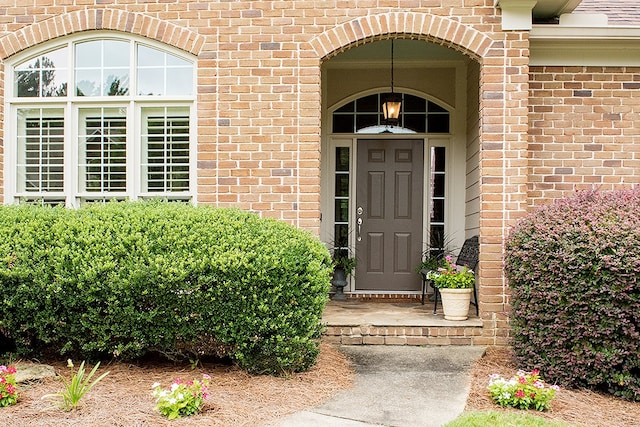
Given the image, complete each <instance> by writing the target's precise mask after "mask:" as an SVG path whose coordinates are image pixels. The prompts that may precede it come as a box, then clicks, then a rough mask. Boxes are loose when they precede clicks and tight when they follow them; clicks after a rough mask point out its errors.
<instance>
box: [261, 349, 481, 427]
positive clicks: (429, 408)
mask: <svg viewBox="0 0 640 427" xmlns="http://www.w3.org/2000/svg"><path fill="white" fill-rule="evenodd" d="M340 348H341V350H342V351H344V352H345V353H346V354H347V355H348V356H349V357H350V358H351V359H352V360H353V362H354V364H355V369H356V381H355V385H354V387H353V388H351V389H349V390H345V391H343V392H341V393H339V394H338V395H336V396H334V397H333V398H332V399H331V400H330V401H328V402H327V403H325V404H323V405H321V406H318V407H316V408H312V409H309V410H307V411H303V412H298V413H296V414H293V415H292V416H289V417H288V418H285V419H283V420H280V421H279V422H278V423H276V424H273V426H276V427H303V426H304V427H365V426H393V427H440V426H442V425H443V424H445V423H447V422H449V421H451V420H453V419H455V418H456V417H457V416H458V415H460V414H461V413H462V411H463V410H464V406H465V404H466V400H467V396H468V394H469V385H470V380H471V378H470V368H471V366H472V365H473V363H474V362H475V361H476V360H477V359H479V358H480V357H481V356H482V354H483V353H484V350H485V348H484V347H471V346H468V347H467V346H464V347H457V346H443V347H411V346H342V347H340Z"/></svg>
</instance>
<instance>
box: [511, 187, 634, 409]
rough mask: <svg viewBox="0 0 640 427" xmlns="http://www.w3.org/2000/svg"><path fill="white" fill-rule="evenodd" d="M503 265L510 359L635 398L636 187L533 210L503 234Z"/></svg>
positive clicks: (582, 384)
mask: <svg viewBox="0 0 640 427" xmlns="http://www.w3.org/2000/svg"><path fill="white" fill-rule="evenodd" d="M505 261H506V262H505V273H506V276H507V278H508V279H509V284H510V286H511V289H512V298H513V300H512V311H511V325H512V328H513V345H514V349H515V352H516V354H517V356H518V359H519V362H520V363H521V364H522V365H523V366H527V367H529V368H534V367H535V368H540V369H541V370H542V371H543V374H544V375H545V378H547V379H550V380H551V381H557V382H559V383H561V384H565V385H570V386H575V387H587V388H592V389H596V390H601V391H606V392H609V393H613V394H615V395H618V396H622V397H625V398H628V399H633V400H640V190H628V191H615V192H602V193H601V192H596V191H587V192H581V193H578V194H576V195H575V196H573V197H569V198H566V199H562V200H557V201H556V202H555V203H553V204H551V205H549V206H546V207H543V208H541V209H539V210H537V211H536V212H534V213H532V214H530V215H528V216H527V217H526V218H524V219H523V220H522V221H521V222H520V223H519V224H518V225H517V226H516V227H515V228H514V229H513V230H512V232H511V234H510V235H509V237H508V239H507V243H506V260H505Z"/></svg>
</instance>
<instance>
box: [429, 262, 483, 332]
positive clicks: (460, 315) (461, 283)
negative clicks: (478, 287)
mask: <svg viewBox="0 0 640 427" xmlns="http://www.w3.org/2000/svg"><path fill="white" fill-rule="evenodd" d="M427 279H429V280H431V281H432V282H433V286H435V287H436V288H438V292H439V293H440V297H441V299H442V311H444V318H445V319H446V320H467V318H468V317H469V304H470V303H471V294H472V293H473V287H474V285H475V282H476V277H475V276H474V274H473V270H470V269H469V268H468V267H466V266H463V265H456V264H454V263H453V261H452V258H451V256H447V257H446V259H445V263H444V266H443V267H439V268H438V269H437V270H435V271H430V272H429V273H427Z"/></svg>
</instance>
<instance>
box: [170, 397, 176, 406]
mask: <svg viewBox="0 0 640 427" xmlns="http://www.w3.org/2000/svg"><path fill="white" fill-rule="evenodd" d="M169 404H171V405H175V404H176V400H175V399H174V398H173V397H172V398H171V399H169Z"/></svg>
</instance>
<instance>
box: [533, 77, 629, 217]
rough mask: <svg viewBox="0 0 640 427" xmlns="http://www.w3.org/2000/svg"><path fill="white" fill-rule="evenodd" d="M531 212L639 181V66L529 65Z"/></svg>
mask: <svg viewBox="0 0 640 427" xmlns="http://www.w3.org/2000/svg"><path fill="white" fill-rule="evenodd" d="M529 88H530V99H529V120H530V123H531V128H530V130H529V135H530V137H529V138H530V139H529V142H530V143H529V151H530V159H529V183H528V198H529V203H530V206H536V205H540V204H543V203H547V202H549V201H550V200H551V199H554V198H557V197H561V196H563V195H566V194H569V193H572V192H573V191H574V190H580V189H587V188H592V187H595V188H600V189H602V190H611V189H615V188H623V187H630V186H632V185H636V184H638V183H639V182H640V175H638V173H637V171H638V170H639V169H640V68H625V67H531V70H530V83H529Z"/></svg>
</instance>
